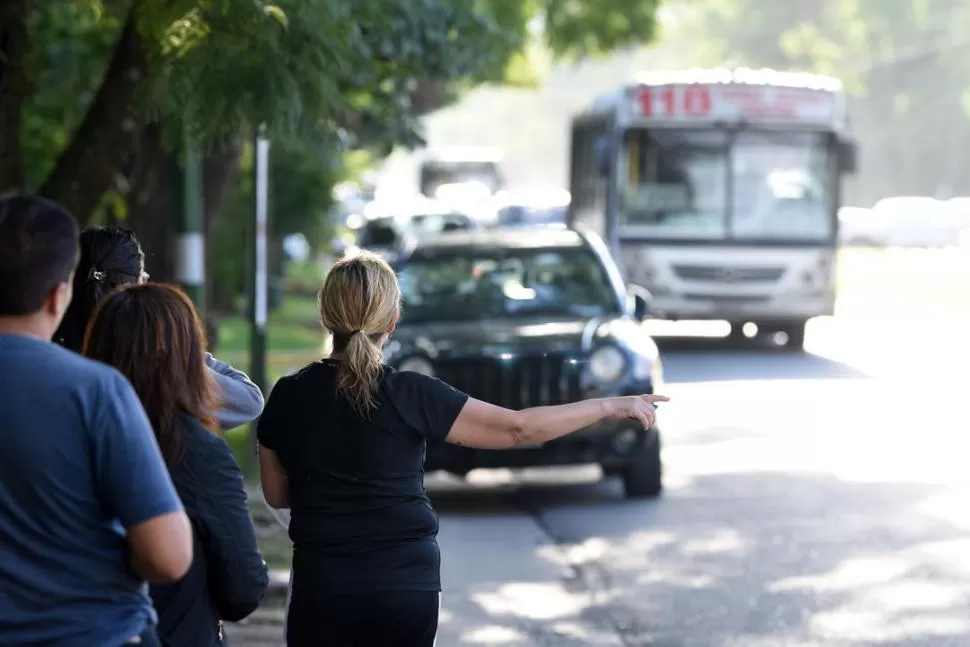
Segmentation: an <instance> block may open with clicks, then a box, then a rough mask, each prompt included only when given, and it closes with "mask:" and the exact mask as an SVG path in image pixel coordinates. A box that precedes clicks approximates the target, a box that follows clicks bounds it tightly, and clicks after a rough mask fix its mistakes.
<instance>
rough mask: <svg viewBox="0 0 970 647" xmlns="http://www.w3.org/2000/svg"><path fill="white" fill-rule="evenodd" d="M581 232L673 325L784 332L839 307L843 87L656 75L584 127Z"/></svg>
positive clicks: (606, 99)
mask: <svg viewBox="0 0 970 647" xmlns="http://www.w3.org/2000/svg"><path fill="white" fill-rule="evenodd" d="M571 144H572V145H571V155H570V157H571V160H570V187H569V190H570V193H571V194H572V202H571V204H570V211H569V224H570V226H576V225H582V226H586V227H589V228H590V229H592V230H594V231H596V232H597V233H599V234H600V235H601V236H603V238H604V239H605V240H606V241H607V242H608V243H609V245H610V247H611V249H612V251H613V254H614V255H615V256H616V258H617V261H618V263H619V264H620V266H621V267H622V269H623V271H624V272H625V273H626V278H627V280H628V281H630V282H631V283H634V284H638V285H641V286H642V287H644V288H646V289H647V290H648V291H649V292H650V293H651V295H652V306H653V309H654V311H655V314H656V315H657V316H658V317H659V318H662V319H668V320H672V321H676V320H699V319H700V320H704V319H707V320H726V321H728V322H730V323H731V324H732V325H731V330H732V332H731V335H732V336H733V337H736V338H741V337H743V336H744V333H743V332H742V328H743V326H744V324H746V323H748V322H751V323H755V324H756V325H757V326H758V329H759V331H765V332H784V333H785V336H786V338H787V342H786V344H787V345H788V346H789V347H792V348H801V347H802V344H803V342H804V335H805V324H806V322H807V321H808V320H809V319H810V318H812V317H815V316H820V315H830V314H832V312H833V309H834V304H835V267H834V266H835V258H836V247H837V244H838V223H839V220H838V215H837V214H838V209H839V206H840V204H841V185H842V179H843V177H844V176H845V175H846V174H850V173H853V172H855V166H856V147H855V144H854V143H853V142H852V140H851V139H850V138H849V136H848V119H847V114H846V105H845V95H844V93H843V91H842V84H841V83H840V82H839V81H838V80H837V79H834V78H830V77H825V76H818V75H811V74H795V73H784V72H778V71H775V70H749V69H735V70H728V69H693V70H685V71H679V72H667V73H652V74H646V75H644V76H642V77H641V78H638V79H636V81H635V82H633V83H630V84H628V85H625V86H623V87H621V88H618V89H616V90H614V91H612V92H608V93H604V94H603V95H600V96H599V97H597V98H596V99H595V101H594V102H593V103H592V105H591V106H590V107H589V108H588V109H587V110H585V111H583V112H582V113H580V114H579V115H576V116H575V117H574V118H573V120H572V142H571Z"/></svg>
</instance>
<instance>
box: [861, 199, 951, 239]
mask: <svg viewBox="0 0 970 647" xmlns="http://www.w3.org/2000/svg"><path fill="white" fill-rule="evenodd" d="M944 205H945V203H944V202H942V201H940V200H937V199H935V198H931V197H928V196H894V197H891V198H883V199H882V200H879V201H878V202H876V204H875V205H873V207H872V216H873V224H872V234H873V236H874V237H875V242H876V244H878V246H880V247H946V246H948V245H955V244H956V243H957V236H958V232H957V230H956V228H955V227H954V226H953V223H952V219H951V218H949V216H948V214H947V210H946V208H945V206H944Z"/></svg>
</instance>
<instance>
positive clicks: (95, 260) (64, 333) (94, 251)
mask: <svg viewBox="0 0 970 647" xmlns="http://www.w3.org/2000/svg"><path fill="white" fill-rule="evenodd" d="M147 278H148V275H147V274H145V254H144V252H142V249H141V245H139V244H138V239H137V238H135V235H134V234H133V233H132V232H130V231H128V230H127V229H121V228H120V227H87V228H86V229H85V230H84V231H82V232H81V258H80V260H79V261H78V267H77V272H76V273H75V275H74V299H73V300H72V301H71V306H70V307H69V308H68V310H67V313H66V314H65V315H64V321H63V322H62V323H61V327H60V328H59V329H58V330H57V332H56V333H55V334H54V341H56V342H57V343H59V344H61V345H63V346H65V347H67V348H70V349H71V350H73V351H76V352H81V344H83V343H84V330H85V329H86V328H87V325H88V321H89V320H90V319H91V315H92V314H93V313H94V309H95V307H96V306H97V305H98V302H100V301H101V299H103V298H104V296H105V295H106V294H108V292H110V291H111V290H113V289H114V288H116V287H118V286H121V285H128V284H129V283H144V282H145V280H146V279H147Z"/></svg>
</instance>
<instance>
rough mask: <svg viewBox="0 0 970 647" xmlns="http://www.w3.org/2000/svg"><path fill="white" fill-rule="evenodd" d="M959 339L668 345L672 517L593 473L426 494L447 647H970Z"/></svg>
mask: <svg viewBox="0 0 970 647" xmlns="http://www.w3.org/2000/svg"><path fill="white" fill-rule="evenodd" d="M871 314H872V313H870V315H871ZM965 323H966V322H964V324H963V325H958V322H953V321H950V322H946V323H944V322H943V321H936V322H933V323H932V324H931V325H929V326H927V325H926V322H919V321H917V320H915V319H913V320H910V321H908V322H907V321H905V320H902V319H899V318H898V317H897V319H896V320H895V321H893V320H886V319H882V318H874V317H872V316H868V317H867V316H860V317H858V318H855V319H854V320H852V321H850V322H849V323H840V322H837V321H836V320H821V321H817V322H814V323H813V324H812V329H811V330H810V333H809V346H808V348H809V352H808V353H806V354H797V355H790V354H785V353H779V352H777V351H775V350H773V349H771V348H770V347H765V346H764V345H753V346H751V347H748V348H734V349H724V348H723V347H721V346H720V345H719V344H718V343H716V342H712V341H710V340H692V341H685V340H682V339H676V340H667V341H665V342H662V348H663V351H664V357H665V363H666V372H667V379H668V382H669V387H668V394H669V395H670V396H671V397H672V398H673V401H672V402H671V403H670V404H669V405H666V406H665V407H664V408H663V409H662V411H661V416H662V417H661V424H662V428H663V430H664V438H665V451H664V462H665V468H666V473H667V477H666V483H667V491H666V494H665V495H664V497H663V498H662V499H660V500H657V501H647V502H643V501H640V502H631V501H626V500H624V499H623V498H622V495H621V492H620V488H619V485H618V484H617V483H614V482H609V481H606V482H599V480H598V474H597V473H596V471H595V470H586V469H569V470H557V471H555V472H541V471H536V472H533V473H528V474H524V475H511V474H506V473H494V472H492V473H482V474H473V475H472V478H471V481H472V483H471V485H459V484H452V483H441V484H436V485H435V486H433V487H432V492H433V495H434V500H435V504H436V506H437V507H438V509H439V511H440V512H441V516H442V532H441V537H440V539H441V546H442V552H443V560H444V563H443V577H444V586H445V594H444V603H443V612H442V618H441V630H440V638H439V645H441V647H447V646H451V645H483V646H485V645H502V646H507V647H513V646H515V647H518V646H527V645H528V646H532V645H550V646H551V645H557V646H563V647H566V646H571V645H652V646H655V647H675V646H677V647H679V646H697V647H761V646H764V647H788V646H791V647H795V646H798V647H807V646H810V645H811V646H816V645H817V646H819V647H822V646H824V647H838V646H841V645H846V646H849V645H851V646H858V645H896V646H903V645H907V646H908V645H914V646H915V645H920V646H923V645H926V646H931V645H932V646H936V645H970V613H968V612H970V534H968V532H967V530H968V528H970V504H968V502H970V469H966V463H967V455H968V454H967V449H968V446H970V443H968V440H967V438H968V436H970V433H968V432H970V419H968V416H967V414H966V407H965V404H964V403H965V402H966V401H967V398H968V396H970V390H968V389H967V388H966V387H967V386H968V385H970V379H968V378H967V377H966V372H965V367H966V366H967V364H966V359H970V353H968V352H967V346H968V344H967V342H966V340H965V339H963V340H961V338H960V335H961V332H962V334H963V335H967V334H968V332H967V331H970V327H966V326H965ZM948 326H950V327H952V328H953V329H952V330H948V329H947V328H948ZM920 331H922V332H923V333H925V334H914V333H918V332H920Z"/></svg>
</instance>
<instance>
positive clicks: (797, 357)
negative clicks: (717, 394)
mask: <svg viewBox="0 0 970 647" xmlns="http://www.w3.org/2000/svg"><path fill="white" fill-rule="evenodd" d="M656 342H657V346H658V347H659V348H660V355H661V357H662V358H663V362H664V375H665V379H666V381H667V382H669V383H678V382H679V383H689V382H723V381H731V380H840V379H862V378H868V377H870V376H869V375H867V374H866V373H863V372H862V371H860V370H858V369H856V368H853V367H852V366H849V365H847V364H843V363H841V362H837V361H834V360H831V359H827V358H824V357H819V356H818V355H813V354H811V353H806V352H791V351H785V350H783V349H779V348H777V347H776V346H772V345H770V343H768V342H761V341H760V340H759V341H749V342H748V343H742V344H729V343H728V342H726V341H725V340H724V339H721V338H716V337H715V338H712V337H657V338H656Z"/></svg>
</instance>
